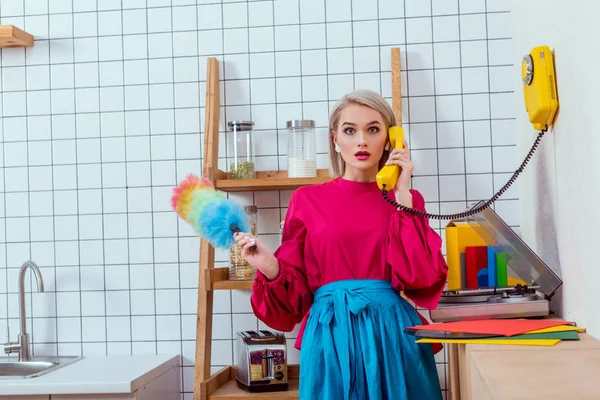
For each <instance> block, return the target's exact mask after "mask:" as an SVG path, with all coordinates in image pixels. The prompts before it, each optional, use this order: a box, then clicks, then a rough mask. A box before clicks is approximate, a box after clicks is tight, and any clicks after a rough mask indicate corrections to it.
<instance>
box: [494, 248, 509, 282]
mask: <svg viewBox="0 0 600 400" xmlns="http://www.w3.org/2000/svg"><path fill="white" fill-rule="evenodd" d="M507 264H508V254H506V253H496V274H497V277H498V279H497V282H498V287H506V286H508V282H507V281H508V279H507V275H506V266H507Z"/></svg>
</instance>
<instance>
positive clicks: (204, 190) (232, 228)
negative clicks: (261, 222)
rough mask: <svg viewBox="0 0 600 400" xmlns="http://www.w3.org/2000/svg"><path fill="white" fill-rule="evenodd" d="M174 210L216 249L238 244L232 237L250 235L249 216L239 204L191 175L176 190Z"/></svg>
mask: <svg viewBox="0 0 600 400" xmlns="http://www.w3.org/2000/svg"><path fill="white" fill-rule="evenodd" d="M171 205H172V206H173V210H174V211H175V212H176V213H177V215H179V217H180V218H181V219H183V220H184V221H186V222H187V223H189V224H190V225H191V226H192V228H193V229H194V231H195V232H196V233H198V234H199V235H200V236H202V237H203V238H205V239H206V240H207V241H208V242H209V243H210V244H212V245H213V246H214V247H218V248H223V249H228V248H230V247H232V246H233V245H235V240H234V238H233V234H234V233H236V232H250V224H249V217H248V216H247V215H246V213H244V209H243V208H242V207H241V206H240V205H238V204H237V203H235V202H233V201H231V200H229V199H227V198H226V197H224V196H223V194H221V193H220V192H217V191H216V190H215V188H214V186H213V184H212V182H211V181H209V180H208V179H206V178H199V177H197V176H196V175H193V174H189V175H188V176H187V177H186V179H185V180H184V181H182V182H181V183H180V184H179V185H178V186H177V187H175V188H174V189H173V196H172V197H171Z"/></svg>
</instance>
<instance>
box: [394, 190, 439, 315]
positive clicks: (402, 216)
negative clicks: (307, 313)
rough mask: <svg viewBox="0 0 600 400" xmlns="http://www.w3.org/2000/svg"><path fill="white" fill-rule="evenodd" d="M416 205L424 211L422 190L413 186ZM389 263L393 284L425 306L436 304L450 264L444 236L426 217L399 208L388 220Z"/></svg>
mask: <svg viewBox="0 0 600 400" xmlns="http://www.w3.org/2000/svg"><path fill="white" fill-rule="evenodd" d="M410 192H411V194H412V203H413V208H415V209H417V210H420V211H425V200H424V199H423V196H422V195H421V193H419V192H418V191H416V190H412V189H411V191H410ZM388 232H389V237H388V251H387V258H388V263H389V264H390V265H391V268H392V286H393V287H394V288H395V289H397V290H401V291H404V294H405V295H406V296H407V297H409V298H410V299H411V300H413V301H414V303H415V304H416V305H417V306H419V307H423V308H427V309H430V310H431V309H434V308H436V307H437V305H438V303H439V300H440V296H441V293H442V290H443V289H444V286H445V284H446V277H447V274H448V266H447V264H446V261H445V260H444V256H443V255H442V252H441V247H442V238H441V237H440V235H438V234H437V232H435V231H434V230H433V229H432V228H431V227H430V226H429V221H428V219H427V218H425V217H420V216H416V215H414V214H410V213H408V212H406V211H396V212H395V213H394V214H392V216H391V218H390V221H389V230H388Z"/></svg>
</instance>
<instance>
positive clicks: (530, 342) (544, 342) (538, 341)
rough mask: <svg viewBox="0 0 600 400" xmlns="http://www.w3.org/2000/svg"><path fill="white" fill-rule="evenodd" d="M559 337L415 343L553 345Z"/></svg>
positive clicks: (434, 340)
mask: <svg viewBox="0 0 600 400" xmlns="http://www.w3.org/2000/svg"><path fill="white" fill-rule="evenodd" d="M558 342H560V339H530V340H503V339H430V338H423V339H419V340H417V343H455V344H508V345H516V346H554V345H555V344H557V343H558Z"/></svg>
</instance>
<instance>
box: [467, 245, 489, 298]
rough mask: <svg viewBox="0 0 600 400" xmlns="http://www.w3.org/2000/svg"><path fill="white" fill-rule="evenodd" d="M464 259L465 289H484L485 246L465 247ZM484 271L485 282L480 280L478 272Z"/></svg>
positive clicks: (486, 263)
mask: <svg viewBox="0 0 600 400" xmlns="http://www.w3.org/2000/svg"><path fill="white" fill-rule="evenodd" d="M465 258H466V263H467V268H466V269H467V289H477V288H478V287H486V286H487V283H488V278H487V265H488V262H487V246H466V247H465ZM484 269H485V270H486V271H485V275H486V276H485V281H484V280H483V279H481V280H480V271H481V270H484Z"/></svg>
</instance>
